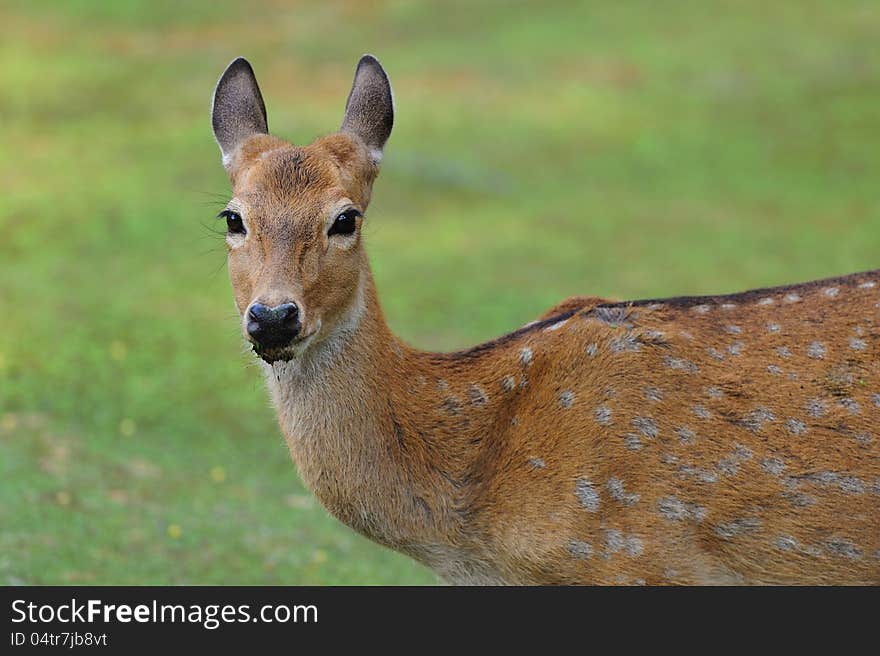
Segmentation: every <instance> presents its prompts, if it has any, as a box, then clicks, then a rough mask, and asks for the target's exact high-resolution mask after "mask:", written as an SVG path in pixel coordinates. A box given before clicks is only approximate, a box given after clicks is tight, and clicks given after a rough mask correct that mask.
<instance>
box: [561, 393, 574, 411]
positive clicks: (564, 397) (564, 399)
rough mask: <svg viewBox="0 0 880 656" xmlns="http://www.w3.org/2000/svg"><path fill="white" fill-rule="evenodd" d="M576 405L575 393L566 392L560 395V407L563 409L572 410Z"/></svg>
mask: <svg viewBox="0 0 880 656" xmlns="http://www.w3.org/2000/svg"><path fill="white" fill-rule="evenodd" d="M573 404H574V392H572V391H571V390H565V391H564V392H560V393H559V405H561V406H562V407H563V408H570V407H571V406H572V405H573Z"/></svg>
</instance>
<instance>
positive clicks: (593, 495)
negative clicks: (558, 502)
mask: <svg viewBox="0 0 880 656" xmlns="http://www.w3.org/2000/svg"><path fill="white" fill-rule="evenodd" d="M574 494H575V496H576V497H577V498H578V501H580V504H581V505H582V506H583V507H584V508H586V509H587V510H588V511H589V512H597V511H598V510H599V491H598V490H597V489H596V486H595V485H593V482H592V481H591V480H590V479H589V478H586V477H583V476H582V477H581V478H579V479H577V480H576V481H575V484H574Z"/></svg>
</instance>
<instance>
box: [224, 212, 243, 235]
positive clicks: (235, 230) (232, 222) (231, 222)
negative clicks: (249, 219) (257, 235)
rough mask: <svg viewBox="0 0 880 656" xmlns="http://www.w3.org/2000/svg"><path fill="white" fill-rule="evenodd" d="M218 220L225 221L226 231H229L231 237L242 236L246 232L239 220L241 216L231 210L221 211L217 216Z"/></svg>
mask: <svg viewBox="0 0 880 656" xmlns="http://www.w3.org/2000/svg"><path fill="white" fill-rule="evenodd" d="M217 217H218V218H225V219H226V229H227V230H228V231H229V234H231V235H243V234H245V232H246V230H245V229H244V221H242V220H241V214H239V213H238V212H233V211H232V210H223V211H222V212H220V214H218V215H217Z"/></svg>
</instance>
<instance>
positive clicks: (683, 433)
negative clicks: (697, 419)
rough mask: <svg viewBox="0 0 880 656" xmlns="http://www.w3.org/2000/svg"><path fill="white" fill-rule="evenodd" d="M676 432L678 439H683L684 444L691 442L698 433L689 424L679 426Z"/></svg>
mask: <svg viewBox="0 0 880 656" xmlns="http://www.w3.org/2000/svg"><path fill="white" fill-rule="evenodd" d="M675 434H676V435H678V439H679V440H681V442H682V444H690V443H691V442H693V441H694V440H695V439H696V437H697V435H696V433H694V431H692V430H691V429H690V428H688V427H687V426H679V427H678V428H676V429H675Z"/></svg>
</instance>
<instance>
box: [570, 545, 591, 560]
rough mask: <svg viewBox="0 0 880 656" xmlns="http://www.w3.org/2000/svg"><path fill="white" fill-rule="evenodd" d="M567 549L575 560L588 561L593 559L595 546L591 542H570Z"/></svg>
mask: <svg viewBox="0 0 880 656" xmlns="http://www.w3.org/2000/svg"><path fill="white" fill-rule="evenodd" d="M567 548H568V553H570V554H571V555H572V556H574V557H575V558H579V559H581V560H587V559H589V558H592V557H593V545H591V544H590V543H589V542H584V541H583V540H569V541H568V547H567Z"/></svg>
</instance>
